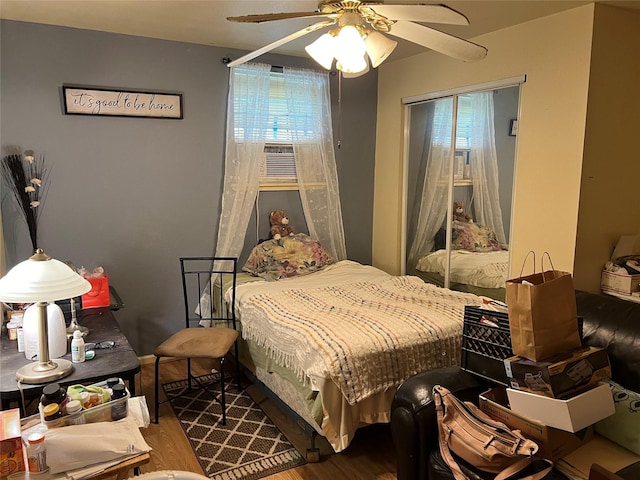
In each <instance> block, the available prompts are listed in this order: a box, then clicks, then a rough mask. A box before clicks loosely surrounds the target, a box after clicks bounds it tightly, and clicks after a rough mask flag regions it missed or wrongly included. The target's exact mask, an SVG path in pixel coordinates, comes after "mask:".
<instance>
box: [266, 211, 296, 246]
mask: <svg viewBox="0 0 640 480" xmlns="http://www.w3.org/2000/svg"><path fill="white" fill-rule="evenodd" d="M269 223H270V224H271V238H273V239H274V240H280V239H281V238H282V237H287V236H290V235H293V228H292V227H290V226H289V217H288V216H287V214H286V212H284V211H283V210H274V211H273V212H271V213H270V214H269Z"/></svg>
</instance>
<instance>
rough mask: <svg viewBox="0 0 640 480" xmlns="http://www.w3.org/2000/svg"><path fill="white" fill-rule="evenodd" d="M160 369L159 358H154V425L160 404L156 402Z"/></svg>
mask: <svg viewBox="0 0 640 480" xmlns="http://www.w3.org/2000/svg"><path fill="white" fill-rule="evenodd" d="M159 368H160V357H156V372H155V383H154V387H153V390H154V394H155V402H154V409H155V414H156V420H155V423H156V424H157V423H158V413H159V411H160V402H159V401H158V369H159Z"/></svg>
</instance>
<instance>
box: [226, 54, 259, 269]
mask: <svg viewBox="0 0 640 480" xmlns="http://www.w3.org/2000/svg"><path fill="white" fill-rule="evenodd" d="M270 75H271V66H270V65H263V64H255V63H244V64H242V65H238V66H237V67H232V68H231V73H230V75H229V100H228V106H227V145H226V154H225V169H224V189H223V192H222V212H221V213H220V222H219V226H218V241H217V243H216V251H215V256H216V257H239V256H240V253H241V252H242V246H243V245H244V237H245V235H246V232H247V226H248V225H249V219H250V218H251V210H252V208H253V205H254V202H255V199H256V196H257V195H258V188H259V184H260V163H261V162H262V159H263V157H264V144H265V126H266V125H267V124H268V116H269V81H270Z"/></svg>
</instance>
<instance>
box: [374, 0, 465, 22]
mask: <svg viewBox="0 0 640 480" xmlns="http://www.w3.org/2000/svg"><path fill="white" fill-rule="evenodd" d="M369 7H370V8H372V9H373V11H374V12H376V13H378V14H380V15H382V16H383V17H387V18H388V19H389V20H411V21H414V22H426V23H446V24H448V25H469V19H468V18H467V17H465V16H464V15H463V14H461V13H460V12H458V11H456V10H454V9H453V8H450V7H447V6H446V5H384V4H380V5H370V6H369Z"/></svg>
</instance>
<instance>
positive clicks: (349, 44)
mask: <svg viewBox="0 0 640 480" xmlns="http://www.w3.org/2000/svg"><path fill="white" fill-rule="evenodd" d="M334 48H335V57H336V67H337V68H338V69H339V70H342V71H343V72H346V73H358V72H361V71H363V70H364V69H366V68H367V60H366V59H365V54H366V52H367V47H366V45H365V43H364V39H363V38H362V35H361V33H360V31H359V30H358V29H357V28H356V27H354V26H353V25H345V26H343V27H341V28H340V31H339V32H338V35H337V36H336V37H335V43H334Z"/></svg>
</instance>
